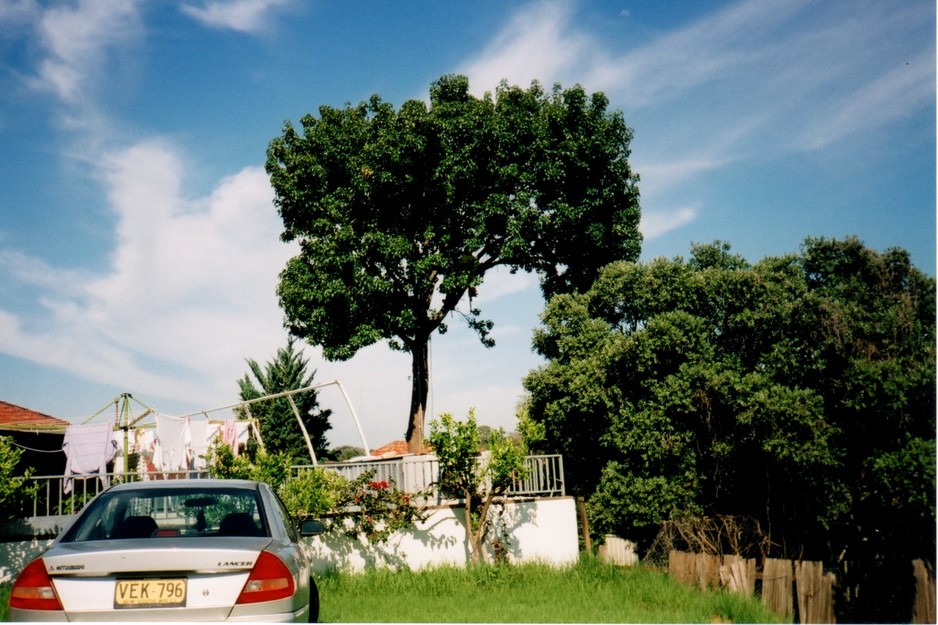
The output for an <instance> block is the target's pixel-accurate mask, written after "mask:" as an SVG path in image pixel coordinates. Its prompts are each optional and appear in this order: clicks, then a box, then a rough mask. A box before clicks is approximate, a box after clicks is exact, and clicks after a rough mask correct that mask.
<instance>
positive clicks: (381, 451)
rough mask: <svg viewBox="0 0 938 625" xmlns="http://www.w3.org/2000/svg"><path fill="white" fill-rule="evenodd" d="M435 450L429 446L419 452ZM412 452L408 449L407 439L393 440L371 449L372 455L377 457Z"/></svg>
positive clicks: (424, 452) (425, 452)
mask: <svg viewBox="0 0 938 625" xmlns="http://www.w3.org/2000/svg"><path fill="white" fill-rule="evenodd" d="M431 451H433V450H432V449H431V448H429V447H424V448H423V449H421V450H420V452H419V453H422V454H428V453H430V452H431ZM409 453H410V451H408V449H407V441H391V442H390V443H388V444H387V445H382V446H381V447H378V448H377V449H372V450H371V455H372V456H375V457H377V458H396V457H398V456H406V455H408V454H409Z"/></svg>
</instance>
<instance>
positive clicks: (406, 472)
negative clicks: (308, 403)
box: [293, 454, 566, 499]
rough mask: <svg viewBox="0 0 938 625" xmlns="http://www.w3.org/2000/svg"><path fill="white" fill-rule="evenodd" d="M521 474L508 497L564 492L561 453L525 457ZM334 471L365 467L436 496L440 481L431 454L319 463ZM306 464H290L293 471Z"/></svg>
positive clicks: (352, 475)
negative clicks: (523, 473) (521, 477)
mask: <svg viewBox="0 0 938 625" xmlns="http://www.w3.org/2000/svg"><path fill="white" fill-rule="evenodd" d="M524 464H525V469H526V470H525V476H524V478H523V479H521V480H516V481H515V482H514V483H513V484H512V485H511V487H510V488H509V489H508V492H507V493H505V494H506V495H507V496H509V497H563V496H564V495H565V494H566V490H565V487H564V477H563V456H561V455H560V454H547V455H537V456H528V457H527V458H525V463H524ZM319 466H320V467H322V468H324V469H328V470H330V471H336V472H337V473H339V474H340V475H342V476H343V477H344V478H346V479H348V480H354V479H356V478H358V477H359V476H361V475H362V474H363V473H365V472H366V471H374V479H375V480H378V481H380V480H386V481H389V482H390V481H393V482H394V484H396V485H397V487H398V488H399V489H401V490H403V491H404V492H408V493H419V492H427V491H432V492H433V493H434V495H435V497H436V498H437V499H439V498H440V497H439V494H438V493H436V486H437V484H438V483H439V481H440V463H439V461H437V459H436V457H435V456H430V455H422V456H404V457H402V458H393V459H389V460H372V461H365V462H339V463H329V464H322V465H319ZM308 468H310V465H298V466H294V467H293V471H294V475H296V473H297V472H299V471H302V470H304V469H308Z"/></svg>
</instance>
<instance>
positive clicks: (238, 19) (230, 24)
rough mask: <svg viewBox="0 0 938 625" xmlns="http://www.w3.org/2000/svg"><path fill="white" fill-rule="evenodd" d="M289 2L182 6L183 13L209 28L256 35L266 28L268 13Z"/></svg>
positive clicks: (233, 0) (236, 0) (218, 1)
mask: <svg viewBox="0 0 938 625" xmlns="http://www.w3.org/2000/svg"><path fill="white" fill-rule="evenodd" d="M289 2H290V0H228V1H227V2H226V1H224V0H207V1H206V2H203V3H202V5H201V6H194V5H191V4H183V5H181V7H180V9H181V10H182V12H183V13H185V14H186V15H188V16H189V17H191V18H192V19H194V20H196V21H197V22H199V23H200V24H203V25H204V26H207V27H209V28H220V29H226V30H234V31H237V32H242V33H257V32H260V31H262V30H264V28H266V26H267V23H268V19H269V16H270V13H271V12H272V11H273V10H275V9H277V8H280V7H283V6H285V5H287V4H289Z"/></svg>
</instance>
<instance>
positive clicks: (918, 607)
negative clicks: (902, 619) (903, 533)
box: [912, 560, 935, 623]
mask: <svg viewBox="0 0 938 625" xmlns="http://www.w3.org/2000/svg"><path fill="white" fill-rule="evenodd" d="M912 570H913V573H914V575H915V604H914V605H913V606H912V622H913V623H934V622H935V572H934V571H933V570H932V569H931V567H929V566H928V565H927V564H926V563H925V561H924V560H913V561H912Z"/></svg>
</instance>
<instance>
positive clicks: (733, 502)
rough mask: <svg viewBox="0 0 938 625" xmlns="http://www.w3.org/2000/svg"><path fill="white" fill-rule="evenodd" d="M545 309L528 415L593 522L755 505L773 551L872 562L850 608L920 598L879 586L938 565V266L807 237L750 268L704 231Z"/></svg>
mask: <svg viewBox="0 0 938 625" xmlns="http://www.w3.org/2000/svg"><path fill="white" fill-rule="evenodd" d="M542 320H543V325H542V327H541V328H540V329H539V330H538V331H537V333H536V337H535V343H536V347H537V349H538V351H539V352H540V353H541V354H543V355H544V356H546V357H547V358H548V359H549V362H548V364H547V365H545V366H544V367H542V368H540V369H538V370H536V371H533V372H532V373H530V374H529V376H527V378H526V380H525V386H526V388H527V390H528V392H529V393H530V398H529V403H528V406H527V410H528V414H529V416H530V418H532V419H534V420H535V421H538V422H541V423H543V424H545V426H546V427H545V433H546V437H547V443H546V448H547V450H549V451H554V452H562V453H563V454H564V456H565V462H564V467H565V469H566V471H567V472H568V477H569V478H570V479H571V481H572V482H573V484H572V487H573V490H574V492H576V493H577V494H581V495H584V496H587V497H588V498H589V507H590V511H591V517H592V522H593V524H594V529H595V530H596V532H597V533H605V532H613V533H619V534H624V535H627V536H632V537H636V538H639V539H642V538H644V539H650V538H651V537H652V536H653V535H654V534H655V532H656V531H657V530H658V528H659V527H660V524H661V523H662V522H664V521H667V520H669V519H676V518H679V517H682V516H684V517H686V516H697V517H710V518H716V517H718V516H735V517H743V518H748V519H753V520H755V521H758V523H759V526H760V527H761V529H762V531H763V532H765V534H766V535H767V538H768V540H769V541H771V542H770V548H769V555H776V556H781V557H794V558H798V557H803V558H806V559H817V560H824V561H825V562H827V563H829V564H831V565H833V564H836V563H838V562H842V561H851V562H853V563H855V564H856V563H861V562H862V563H865V566H859V565H858V566H854V567H853V568H851V569H849V575H848V576H844V577H842V578H841V588H844V589H846V588H852V589H853V591H854V592H851V595H852V597H853V598H852V601H851V602H850V603H849V604H847V603H843V604H842V608H843V609H849V610H850V612H849V613H845V614H844V613H842V615H841V616H844V617H845V618H847V619H849V620H855V619H867V618H872V619H880V620H882V619H887V620H888V619H890V618H896V613H889V612H884V611H883V610H889V609H892V608H894V607H895V606H899V607H900V608H908V607H909V606H910V605H911V600H910V599H909V600H908V601H906V599H907V598H896V599H895V601H894V602H893V603H892V604H890V602H888V601H883V598H882V597H881V596H878V595H877V594H876V593H875V592H873V591H872V590H871V589H872V588H876V587H877V585H876V584H875V583H873V581H872V579H873V578H874V577H875V576H876V575H883V576H885V579H887V580H888V579H892V580H893V581H892V582H891V583H890V584H888V585H887V586H888V587H891V588H896V587H898V586H897V583H896V582H895V580H897V579H906V580H909V579H910V575H911V565H910V562H911V560H912V558H926V559H929V560H934V549H935V410H936V406H935V280H934V279H933V278H931V277H928V276H926V275H924V274H922V273H921V272H920V271H918V270H917V269H915V268H914V267H913V266H912V265H911V263H910V259H909V256H908V254H907V253H906V252H904V251H902V250H898V249H892V250H888V251H886V252H884V253H878V252H876V251H873V250H870V249H868V248H866V247H865V246H864V245H863V244H862V243H861V242H860V241H859V240H857V239H855V238H849V239H845V240H829V239H817V238H810V239H807V240H806V241H805V243H804V245H803V247H802V250H801V253H800V254H792V255H789V256H783V257H771V258H766V259H764V260H762V261H760V262H758V263H756V264H754V265H750V264H749V263H748V262H746V261H745V260H744V259H742V258H741V257H739V256H737V255H735V254H732V253H731V250H730V248H729V246H728V245H727V244H723V243H717V244H712V245H698V246H695V247H694V248H693V249H692V252H691V256H690V259H689V260H684V259H681V258H676V259H672V260H668V259H664V258H660V259H657V260H653V261H650V262H648V263H618V264H614V265H611V266H609V267H607V268H606V269H605V270H604V271H603V273H602V275H601V276H600V278H599V279H598V280H597V281H596V283H595V284H594V286H593V288H592V289H591V290H589V291H588V292H586V293H583V294H575V295H561V296H557V297H555V298H553V299H552V300H551V301H550V303H549V305H548V307H547V309H546V311H545V312H544V314H543V317H542ZM646 544H647V543H646ZM887 562H895V563H897V566H900V567H904V568H901V569H899V571H898V572H896V571H895V570H892V571H890V570H889V567H888V566H887V565H886V563H887ZM903 571H904V573H903ZM903 575H904V577H903ZM862 584H866V585H867V586H866V590H865V591H863V592H857V591H856V587H857V586H858V585H862ZM871 598H875V601H872V600H871V601H870V603H868V604H867V603H864V602H865V601H866V600H868V599H871ZM874 604H876V605H874ZM844 606H847V607H844ZM900 618H901V617H900ZM905 618H908V617H905Z"/></svg>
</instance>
